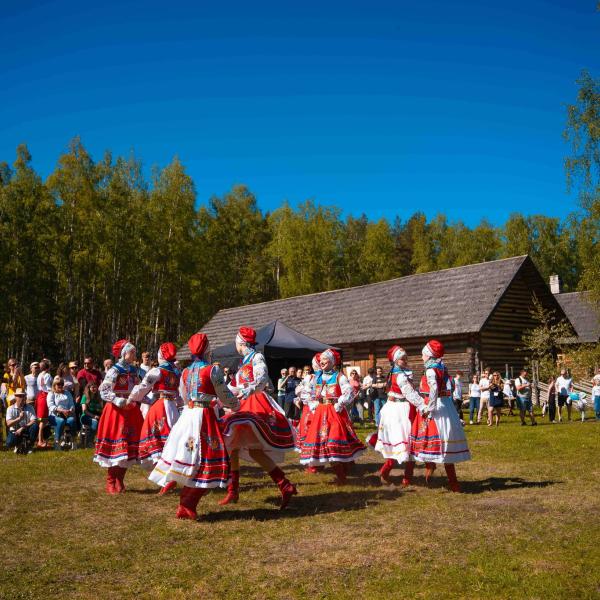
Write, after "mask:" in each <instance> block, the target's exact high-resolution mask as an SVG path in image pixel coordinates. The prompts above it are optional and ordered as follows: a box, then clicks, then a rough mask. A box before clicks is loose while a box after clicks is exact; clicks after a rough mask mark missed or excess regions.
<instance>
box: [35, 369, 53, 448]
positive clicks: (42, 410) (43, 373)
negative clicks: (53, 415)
mask: <svg viewBox="0 0 600 600" xmlns="http://www.w3.org/2000/svg"><path fill="white" fill-rule="evenodd" d="M37 387H38V394H37V398H36V399H35V414H36V416H37V419H38V442H37V447H38V448H45V447H46V446H47V444H46V442H45V441H44V429H45V428H46V423H47V422H48V402H47V398H48V394H49V393H50V392H51V391H52V375H50V361H48V360H46V359H45V358H44V359H43V360H41V361H40V374H39V375H38V378H37Z"/></svg>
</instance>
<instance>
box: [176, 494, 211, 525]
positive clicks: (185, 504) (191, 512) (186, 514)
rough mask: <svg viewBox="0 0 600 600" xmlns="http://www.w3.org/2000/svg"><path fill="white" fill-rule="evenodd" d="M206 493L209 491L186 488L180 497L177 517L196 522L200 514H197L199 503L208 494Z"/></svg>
mask: <svg viewBox="0 0 600 600" xmlns="http://www.w3.org/2000/svg"><path fill="white" fill-rule="evenodd" d="M206 491H207V490H205V489H203V488H195V487H193V488H191V487H188V486H187V485H186V486H184V488H183V489H182V490H181V494H180V496H179V506H178V507H177V513H176V514H175V516H176V517H177V518H178V519H190V520H191V521H195V520H196V519H197V518H198V513H197V512H196V508H197V507H198V502H199V501H200V498H202V496H204V494H206Z"/></svg>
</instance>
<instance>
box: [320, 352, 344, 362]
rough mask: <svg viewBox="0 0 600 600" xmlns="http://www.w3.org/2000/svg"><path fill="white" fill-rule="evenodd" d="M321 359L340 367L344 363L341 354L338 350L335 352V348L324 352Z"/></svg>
mask: <svg viewBox="0 0 600 600" xmlns="http://www.w3.org/2000/svg"><path fill="white" fill-rule="evenodd" d="M321 358H326V359H327V360H329V361H331V362H332V363H333V364H334V365H336V366H338V365H339V364H340V363H341V362H342V357H341V356H340V353H339V352H338V351H337V350H334V349H333V348H327V350H325V352H322V353H321Z"/></svg>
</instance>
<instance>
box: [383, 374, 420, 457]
mask: <svg viewBox="0 0 600 600" xmlns="http://www.w3.org/2000/svg"><path fill="white" fill-rule="evenodd" d="M411 379H412V372H411V371H409V370H405V369H402V368H401V367H399V366H394V368H393V369H392V372H391V377H390V385H389V389H388V392H387V402H386V403H385V404H384V406H383V408H382V409H381V412H380V413H379V429H378V432H377V443H376V444H375V450H376V451H377V452H380V453H381V455H382V456H383V458H385V459H386V460H387V459H392V460H396V461H397V462H398V463H403V462H406V461H409V460H410V459H411V458H410V456H411V454H410V435H411V431H412V422H413V421H414V419H415V416H416V414H417V411H416V408H415V406H413V404H412V403H411V402H410V400H408V399H407V398H406V396H405V395H404V392H403V391H402V386H405V385H406V382H407V381H410V380H411Z"/></svg>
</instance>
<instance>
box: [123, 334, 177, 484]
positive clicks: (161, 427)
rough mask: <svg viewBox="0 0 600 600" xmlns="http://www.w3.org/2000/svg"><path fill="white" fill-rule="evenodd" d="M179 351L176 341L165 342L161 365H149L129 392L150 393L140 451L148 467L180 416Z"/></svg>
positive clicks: (139, 398) (136, 397)
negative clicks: (150, 367) (141, 378)
mask: <svg viewBox="0 0 600 600" xmlns="http://www.w3.org/2000/svg"><path fill="white" fill-rule="evenodd" d="M176 354H177V348H176V346H175V344H173V343H171V342H166V343H164V344H162V345H161V347H160V348H159V350H158V367H154V368H152V369H149V370H148V372H147V373H146V375H145V376H144V379H143V380H142V382H141V383H140V384H138V385H136V386H135V387H134V388H133V390H132V392H131V394H130V395H129V401H130V402H146V398H147V397H148V395H150V401H151V404H150V409H149V410H148V412H147V413H146V417H145V418H144V424H143V425H142V432H141V434H140V447H139V455H138V459H139V461H140V464H141V466H142V467H143V468H144V469H152V468H154V465H156V463H157V462H158V459H159V458H160V455H161V452H162V449H163V446H164V445H165V442H166V441H167V438H168V437H169V433H170V432H171V429H172V428H173V425H175V423H176V422H177V419H179V411H178V410H177V403H178V401H179V399H180V396H179V377H180V373H179V371H178V370H177V368H176V367H175V365H174V364H173V363H174V362H175V358H176ZM176 485H177V483H176V482H175V481H170V482H169V483H168V484H167V485H166V486H165V487H164V488H162V489H161V490H160V492H159V494H161V495H162V494H165V493H167V492H168V491H169V490H171V489H173V488H174V487H175V486H176Z"/></svg>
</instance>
